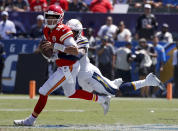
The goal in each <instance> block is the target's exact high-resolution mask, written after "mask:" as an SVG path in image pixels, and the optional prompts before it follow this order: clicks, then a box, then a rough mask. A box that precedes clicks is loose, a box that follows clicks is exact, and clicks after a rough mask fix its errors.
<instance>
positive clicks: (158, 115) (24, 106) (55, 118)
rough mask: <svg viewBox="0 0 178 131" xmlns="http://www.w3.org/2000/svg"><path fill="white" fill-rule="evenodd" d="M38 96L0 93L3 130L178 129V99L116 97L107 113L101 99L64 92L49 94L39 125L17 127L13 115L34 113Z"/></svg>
mask: <svg viewBox="0 0 178 131" xmlns="http://www.w3.org/2000/svg"><path fill="white" fill-rule="evenodd" d="M37 98H38V97H36V98H35V99H29V98H28V96H25V95H0V131H6V130H10V131H11V130H13V131H16V130H17V131H22V130H24V131H26V130H35V131H37V130H40V131H42V130H59V129H60V130H75V129H76V130H100V129H106V130H107V129H108V130H110V129H111V130H112V129H113V130H117V128H123V130H125V129H126V128H128V130H129V129H131V130H132V129H133V127H135V126H138V129H139V127H140V126H141V127H142V126H143V125H145V124H149V125H158V126H159V128H161V129H162V128H163V129H165V130H166V129H167V127H168V126H170V125H171V126H170V127H169V128H171V129H175V130H178V126H176V127H174V128H173V127H172V126H174V125H177V123H178V104H177V103H178V100H177V99H173V100H171V101H169V100H167V99H150V98H148V99H145V98H114V99H112V100H111V103H110V110H109V112H108V114H107V115H106V116H104V114H103V109H102V108H101V106H100V105H99V104H98V103H95V102H90V101H84V100H78V99H69V98H65V97H61V96H49V99H48V103H47V106H46V107H45V109H44V111H43V112H42V113H41V115H40V116H39V118H38V120H37V122H36V127H34V128H29V127H25V128H24V127H23V128H22V127H20V128H19V127H18V128H16V127H14V126H13V120H14V119H23V118H25V117H27V116H29V115H30V114H31V112H32V111H33V107H34V106H35V104H36V102H37ZM102 127H103V128H102ZM131 127H132V128H131ZM142 128H145V126H144V127H142ZM146 128H148V129H149V128H150V127H148V126H147V127H146ZM152 128H153V127H152ZM150 129H151V128H150ZM118 130H119V129H118ZM165 130H164V131H165ZM129 131H130V130H129ZM134 131H135V129H134ZM171 131H172V130H171Z"/></svg>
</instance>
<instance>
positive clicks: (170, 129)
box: [0, 124, 178, 131]
mask: <svg viewBox="0 0 178 131" xmlns="http://www.w3.org/2000/svg"><path fill="white" fill-rule="evenodd" d="M8 128H19V129H24V130H25V129H27V128H28V129H29V128H31V129H34V130H35V129H37V130H38V129H59V130H60V129H67V130H72V131H73V130H102V131H103V130H105V131H108V130H110V131H116V130H119V131H144V130H146V131H177V130H178V126H177V125H164V124H145V125H123V124H122V125H121V124H117V125H116V124H114V125H36V126H33V127H29V126H26V127H21V126H0V129H8Z"/></svg>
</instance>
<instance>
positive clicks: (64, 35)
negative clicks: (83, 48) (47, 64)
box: [39, 25, 80, 96]
mask: <svg viewBox="0 0 178 131" xmlns="http://www.w3.org/2000/svg"><path fill="white" fill-rule="evenodd" d="M43 31H44V37H45V39H46V40H47V41H50V42H51V43H52V44H54V43H55V44H56V43H57V44H62V45H65V46H69V45H73V46H77V44H76V43H75V41H74V39H73V33H72V31H71V30H70V28H69V27H67V26H66V25H58V26H57V27H56V28H54V29H52V30H50V29H49V28H48V27H45V28H44V30H43ZM69 39H72V42H71V41H69ZM58 57H59V59H57V60H56V64H57V65H58V69H57V71H56V72H54V73H53V74H52V75H51V76H50V77H49V79H48V80H47V81H46V82H45V83H44V85H43V86H42V87H41V88H40V89H39V93H40V94H42V95H49V94H50V93H51V92H53V91H54V90H56V89H57V88H59V87H61V86H62V87H63V89H64V93H65V95H66V96H71V95H73V94H74V93H75V85H76V77H77V74H78V72H79V69H80V65H79V62H78V59H77V58H78V57H76V56H73V55H68V54H66V53H63V52H60V51H58Z"/></svg>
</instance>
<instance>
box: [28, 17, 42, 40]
mask: <svg viewBox="0 0 178 131" xmlns="http://www.w3.org/2000/svg"><path fill="white" fill-rule="evenodd" d="M43 28H44V17H43V15H38V16H37V24H35V25H33V26H32V28H31V31H30V36H31V37H32V38H33V39H40V38H42V36H43Z"/></svg>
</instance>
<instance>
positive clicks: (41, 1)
mask: <svg viewBox="0 0 178 131" xmlns="http://www.w3.org/2000/svg"><path fill="white" fill-rule="evenodd" d="M46 8H47V2H46V0H34V1H32V2H31V3H30V10H31V11H35V12H42V11H45V10H46Z"/></svg>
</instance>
